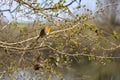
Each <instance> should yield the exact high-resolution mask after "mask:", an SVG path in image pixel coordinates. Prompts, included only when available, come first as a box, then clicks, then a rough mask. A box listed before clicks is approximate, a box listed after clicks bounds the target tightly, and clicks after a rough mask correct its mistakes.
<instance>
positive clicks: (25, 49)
mask: <svg viewBox="0 0 120 80" xmlns="http://www.w3.org/2000/svg"><path fill="white" fill-rule="evenodd" d="M0 47H2V48H8V49H13V50H18V51H29V50H35V49H39V50H45V49H47V46H42V47H41V46H37V47H32V48H31V47H30V48H26V47H23V48H19V47H12V46H4V45H0Z"/></svg>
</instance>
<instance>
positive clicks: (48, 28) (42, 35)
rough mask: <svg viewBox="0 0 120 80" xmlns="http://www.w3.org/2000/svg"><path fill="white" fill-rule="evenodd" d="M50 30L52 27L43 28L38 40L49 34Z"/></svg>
mask: <svg viewBox="0 0 120 80" xmlns="http://www.w3.org/2000/svg"><path fill="white" fill-rule="evenodd" d="M50 30H51V28H50V27H49V26H47V27H44V28H42V29H41V30H40V33H39V36H38V37H37V39H36V41H38V39H39V38H43V37H44V36H46V35H48V34H49V33H50Z"/></svg>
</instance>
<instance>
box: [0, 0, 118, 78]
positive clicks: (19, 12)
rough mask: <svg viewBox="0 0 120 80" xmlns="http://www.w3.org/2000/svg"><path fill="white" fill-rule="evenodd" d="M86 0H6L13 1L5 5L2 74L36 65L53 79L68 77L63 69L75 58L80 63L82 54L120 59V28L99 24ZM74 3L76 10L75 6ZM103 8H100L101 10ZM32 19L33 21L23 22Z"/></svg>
mask: <svg viewBox="0 0 120 80" xmlns="http://www.w3.org/2000/svg"><path fill="white" fill-rule="evenodd" d="M80 1H81V0H72V1H71V2H67V0H59V1H58V2H56V3H55V2H54V0H43V1H40V2H39V0H10V1H8V2H7V3H6V1H3V2H2V3H0V4H1V6H4V5H5V6H8V7H9V9H5V10H2V9H1V10H0V13H1V14H0V17H1V20H0V21H1V22H0V50H1V52H0V69H2V70H1V71H2V73H0V74H1V77H3V75H4V74H6V73H14V72H15V71H16V72H17V71H20V70H21V71H22V70H31V71H33V72H34V73H39V76H43V77H40V79H41V78H46V79H47V80H52V78H53V76H54V75H55V76H57V77H58V78H59V79H61V80H64V79H63V74H62V73H61V72H59V70H58V69H61V68H66V69H69V68H70V65H71V64H72V63H74V62H77V64H79V63H80V62H81V60H82V58H81V56H82V57H87V59H86V58H85V60H86V61H88V62H89V61H95V62H100V63H103V64H105V63H106V62H107V63H110V62H111V61H112V60H113V59H116V58H117V59H119V58H120V57H119V56H118V54H114V53H115V51H117V50H118V49H119V48H120V44H119V43H120V42H119V33H118V32H117V31H116V30H115V31H113V32H112V34H111V32H107V30H108V28H107V29H105V28H104V27H106V26H102V27H101V25H98V24H96V20H95V16H93V12H92V11H91V10H89V9H86V7H85V6H81V5H80ZM74 4H76V6H74V7H75V8H74V9H73V10H76V14H74V13H73V12H74V11H72V10H71V9H72V8H71V6H72V5H74ZM97 4H99V3H97ZM13 5H16V7H15V8H14V7H12V6H13ZM12 8H14V9H12ZM80 9H85V10H86V13H83V14H81V15H80V14H79V13H78V12H79V10H80ZM103 10H104V8H100V9H98V10H96V12H98V13H99V12H101V11H103ZM6 11H8V12H9V13H10V16H11V17H12V18H13V19H12V20H8V22H7V21H3V20H2V18H3V17H4V18H7V17H6V16H4V15H3V13H4V12H6ZM77 11H78V12H77ZM61 15H62V16H61ZM26 19H27V20H29V22H25V23H24V22H22V23H20V21H24V20H26ZM46 26H50V27H51V32H50V34H49V35H46V36H44V37H43V38H40V39H39V40H38V41H36V39H37V38H38V37H39V33H40V29H41V28H43V27H46ZM114 38H115V39H114ZM34 69H35V70H34ZM36 70H38V71H36ZM24 75H25V74H24ZM10 77H11V78H12V79H14V77H13V76H12V75H10ZM37 78H38V79H39V77H38V76H37Z"/></svg>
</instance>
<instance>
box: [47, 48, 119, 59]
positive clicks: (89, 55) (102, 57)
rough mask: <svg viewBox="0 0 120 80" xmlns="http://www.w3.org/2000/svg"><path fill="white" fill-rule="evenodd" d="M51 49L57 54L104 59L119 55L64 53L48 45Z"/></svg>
mask: <svg viewBox="0 0 120 80" xmlns="http://www.w3.org/2000/svg"><path fill="white" fill-rule="evenodd" d="M48 47H49V48H50V49H51V50H53V51H56V52H57V53H59V54H62V55H67V56H73V57H74V56H87V57H95V58H101V59H104V58H107V59H120V57H109V56H97V55H91V54H85V53H79V54H69V53H64V52H61V51H59V50H56V49H54V48H53V47H51V46H48Z"/></svg>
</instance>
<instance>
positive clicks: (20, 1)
mask: <svg viewBox="0 0 120 80" xmlns="http://www.w3.org/2000/svg"><path fill="white" fill-rule="evenodd" d="M75 1H76V0H72V1H71V2H70V3H68V4H67V5H64V6H62V7H61V6H59V7H49V8H40V7H35V6H32V4H30V3H28V2H25V1H23V0H16V2H18V3H20V4H25V5H27V6H29V7H30V8H32V9H33V10H55V9H58V8H59V9H61V8H64V7H68V6H70V5H72V4H73V3H74V2H75Z"/></svg>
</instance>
